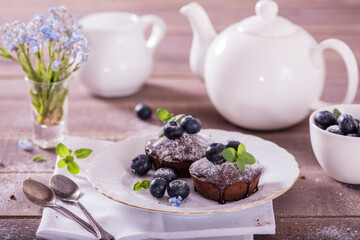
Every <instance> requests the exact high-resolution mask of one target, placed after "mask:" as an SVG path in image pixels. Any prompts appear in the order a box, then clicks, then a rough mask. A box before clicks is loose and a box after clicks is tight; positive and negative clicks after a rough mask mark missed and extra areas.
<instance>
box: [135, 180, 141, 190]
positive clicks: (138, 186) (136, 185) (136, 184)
mask: <svg viewBox="0 0 360 240" xmlns="http://www.w3.org/2000/svg"><path fill="white" fill-rule="evenodd" d="M133 190H134V191H140V190H141V182H140V181H137V182H136V183H135V184H134V187H133Z"/></svg>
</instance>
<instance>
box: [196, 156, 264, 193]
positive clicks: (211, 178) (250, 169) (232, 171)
mask: <svg viewBox="0 0 360 240" xmlns="http://www.w3.org/2000/svg"><path fill="white" fill-rule="evenodd" d="M262 168H263V167H262V165H261V164H260V163H259V162H256V163H254V164H252V165H246V167H245V170H244V171H239V169H238V168H237V167H236V163H230V162H224V163H222V164H213V163H212V162H210V161H208V160H207V159H206V158H203V159H201V160H199V161H196V162H195V163H193V164H192V165H191V166H190V174H193V175H196V176H197V177H204V178H205V179H206V181H207V182H209V183H212V184H214V185H215V186H217V187H219V188H220V189H225V188H226V187H227V186H229V185H230V184H232V183H234V182H238V181H243V182H247V183H249V182H252V181H253V180H254V179H255V177H256V176H258V175H259V174H260V173H261V171H262Z"/></svg>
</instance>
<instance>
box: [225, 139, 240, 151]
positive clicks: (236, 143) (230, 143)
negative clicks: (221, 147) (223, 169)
mask: <svg viewBox="0 0 360 240" xmlns="http://www.w3.org/2000/svg"><path fill="white" fill-rule="evenodd" d="M239 145H240V142H239V141H235V140H229V141H227V142H226V144H225V148H229V147H232V148H233V149H235V150H236V151H237V149H238V147H239Z"/></svg>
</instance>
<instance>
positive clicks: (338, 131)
mask: <svg viewBox="0 0 360 240" xmlns="http://www.w3.org/2000/svg"><path fill="white" fill-rule="evenodd" d="M326 131H327V132H330V133H335V134H339V135H345V133H344V132H343V131H341V129H340V127H339V126H338V125H332V126H330V127H328V128H327V129H326Z"/></svg>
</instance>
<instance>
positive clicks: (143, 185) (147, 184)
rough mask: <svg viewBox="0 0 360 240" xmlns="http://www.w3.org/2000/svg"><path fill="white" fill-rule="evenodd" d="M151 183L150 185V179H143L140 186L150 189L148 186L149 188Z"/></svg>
mask: <svg viewBox="0 0 360 240" xmlns="http://www.w3.org/2000/svg"><path fill="white" fill-rule="evenodd" d="M149 185H150V180H143V181H141V183H140V186H141V187H142V188H143V189H148V188H149Z"/></svg>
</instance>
